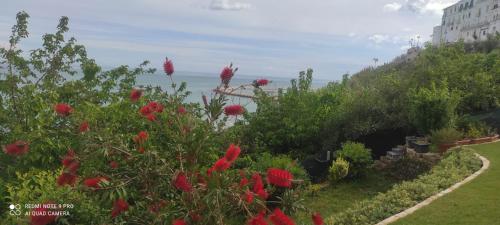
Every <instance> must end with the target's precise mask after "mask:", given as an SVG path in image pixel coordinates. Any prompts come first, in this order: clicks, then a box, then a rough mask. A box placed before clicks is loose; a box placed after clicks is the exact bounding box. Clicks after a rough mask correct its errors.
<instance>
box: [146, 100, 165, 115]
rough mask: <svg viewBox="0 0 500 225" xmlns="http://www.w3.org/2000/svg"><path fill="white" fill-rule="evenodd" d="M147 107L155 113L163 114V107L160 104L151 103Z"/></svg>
mask: <svg viewBox="0 0 500 225" xmlns="http://www.w3.org/2000/svg"><path fill="white" fill-rule="evenodd" d="M147 106H148V107H149V108H150V109H151V110H152V111H153V112H157V113H161V112H163V105H162V104H161V103H158V102H154V101H153V102H149V103H148V104H147Z"/></svg>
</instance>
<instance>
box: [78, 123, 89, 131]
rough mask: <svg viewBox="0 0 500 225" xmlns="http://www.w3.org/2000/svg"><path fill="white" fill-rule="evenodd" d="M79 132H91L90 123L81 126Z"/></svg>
mask: <svg viewBox="0 0 500 225" xmlns="http://www.w3.org/2000/svg"><path fill="white" fill-rule="evenodd" d="M78 130H79V131H80V133H84V132H87V131H89V130H90V128H89V122H87V121H83V122H82V123H81V124H80V127H79V128H78Z"/></svg>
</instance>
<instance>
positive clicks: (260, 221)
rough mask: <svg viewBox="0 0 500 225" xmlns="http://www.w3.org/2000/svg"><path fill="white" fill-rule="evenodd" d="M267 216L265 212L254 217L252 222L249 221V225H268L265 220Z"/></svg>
mask: <svg viewBox="0 0 500 225" xmlns="http://www.w3.org/2000/svg"><path fill="white" fill-rule="evenodd" d="M265 215H266V212H265V211H262V212H261V213H259V214H258V215H256V216H254V217H252V218H251V219H250V220H248V225H267V221H266V219H265V218H264V216H265Z"/></svg>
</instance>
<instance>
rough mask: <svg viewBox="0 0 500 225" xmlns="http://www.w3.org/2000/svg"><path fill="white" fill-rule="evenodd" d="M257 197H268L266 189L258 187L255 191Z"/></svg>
mask: <svg viewBox="0 0 500 225" xmlns="http://www.w3.org/2000/svg"><path fill="white" fill-rule="evenodd" d="M256 194H257V195H258V196H259V198H261V199H262V200H266V199H267V198H268V197H269V193H267V191H266V189H260V190H259V191H257V193H256Z"/></svg>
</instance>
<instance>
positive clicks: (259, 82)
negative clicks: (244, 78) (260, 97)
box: [254, 79, 269, 87]
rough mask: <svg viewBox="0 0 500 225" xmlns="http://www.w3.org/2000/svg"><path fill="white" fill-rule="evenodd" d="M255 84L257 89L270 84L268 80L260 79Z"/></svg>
mask: <svg viewBox="0 0 500 225" xmlns="http://www.w3.org/2000/svg"><path fill="white" fill-rule="evenodd" d="M254 84H255V86H257V87H261V86H266V85H267V84H269V80H267V79H258V80H255V81H254Z"/></svg>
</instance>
